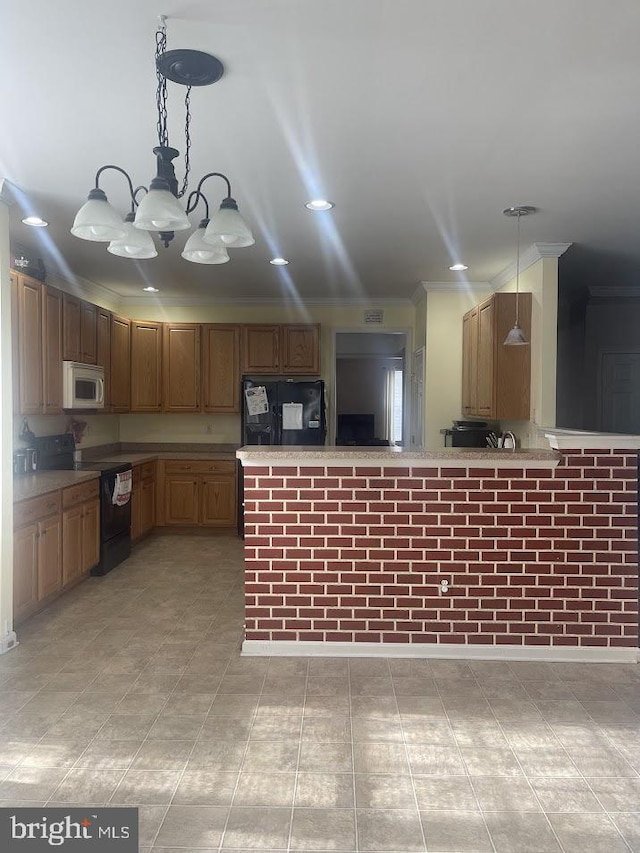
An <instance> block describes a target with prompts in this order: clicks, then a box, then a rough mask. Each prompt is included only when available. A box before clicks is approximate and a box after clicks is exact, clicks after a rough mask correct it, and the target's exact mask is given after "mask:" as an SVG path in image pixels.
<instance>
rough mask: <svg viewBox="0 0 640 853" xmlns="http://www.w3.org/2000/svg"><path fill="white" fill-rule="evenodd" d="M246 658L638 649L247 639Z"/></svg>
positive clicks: (609, 655) (549, 655) (599, 654)
mask: <svg viewBox="0 0 640 853" xmlns="http://www.w3.org/2000/svg"><path fill="white" fill-rule="evenodd" d="M242 655H243V656H246V657H258V656H261V657H262V656H267V657H282V656H285V655H286V656H291V657H336V658H337V657H354V658H355V657H368V658H373V657H376V658H447V659H452V660H453V659H459V660H507V661H509V660H514V661H515V660H522V661H549V662H554V663H565V662H566V663H572V662H578V663H579V662H583V663H638V661H640V649H638V648H624V649H623V648H601V647H598V648H586V647H581V648H576V647H573V646H572V647H569V646H544V647H542V646H481V645H462V644H461V645H458V644H455V643H421V644H416V645H407V644H401V643H321V642H303V641H301V642H296V641H295V640H245V641H244V642H243V644H242Z"/></svg>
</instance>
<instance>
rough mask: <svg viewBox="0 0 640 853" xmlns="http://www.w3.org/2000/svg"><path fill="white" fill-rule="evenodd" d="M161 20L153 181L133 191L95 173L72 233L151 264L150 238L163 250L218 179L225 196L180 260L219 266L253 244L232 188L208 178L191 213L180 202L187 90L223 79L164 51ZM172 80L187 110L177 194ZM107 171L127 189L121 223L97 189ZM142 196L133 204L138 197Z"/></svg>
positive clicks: (198, 61) (203, 63) (196, 57)
mask: <svg viewBox="0 0 640 853" xmlns="http://www.w3.org/2000/svg"><path fill="white" fill-rule="evenodd" d="M165 22H166V16H165V15H161V16H160V23H159V25H158V29H157V31H156V77H157V81H158V86H157V92H156V107H157V111H158V123H157V129H158V145H157V146H156V147H155V148H154V149H153V153H154V154H155V155H156V176H155V177H154V178H153V180H152V181H151V183H150V185H149V188H148V189H147V187H144V186H139V187H137V188H136V189H135V190H134V187H133V181H132V180H131V178H130V177H129V175H128V173H127V172H125V170H124V169H121V168H120V166H114V165H106V166H102V167H101V168H100V169H98V172H97V173H96V179H95V187H94V188H93V189H92V190H91V191H90V192H89V198H88V201H87V202H86V203H85V204H84V205H83V206H82V207H81V208H80V210H79V211H78V213H77V214H76V217H75V220H74V223H73V226H72V228H71V233H72V234H73V235H74V236H75V237H80V238H81V239H82V240H93V241H97V242H105V243H109V246H108V251H109V252H111V253H112V254H114V255H120V256H121V257H124V258H131V259H133V260H140V259H142V258H153V257H155V256H156V255H157V254H158V253H157V251H156V248H155V245H154V242H153V240H152V238H151V235H150V233H149V232H151V233H157V234H158V237H159V239H160V242H161V243H162V244H163V245H164V246H165V248H166V247H168V245H169V243H170V242H171V240H173V237H174V232H175V231H185V230H187V229H188V228H191V223H190V221H189V218H188V215H187V214H189V213H190V212H191V211H192V209H193V207H195V205H196V204H197V203H198V201H199V200H201V199H202V200H204V202H205V204H206V199H205V198H204V196H203V195H202V192H201V187H202V184H203V183H204V181H205V180H206V179H207V178H210V177H212V176H216V177H219V178H222V179H223V180H224V181H225V183H226V185H227V195H226V197H225V198H224V199H223V200H222V204H221V205H220V210H219V211H218V212H217V213H216V214H214V216H213V217H212V219H211V220H209V213H208V206H207V215H206V217H205V219H203V220H202V221H201V222H200V225H199V227H198V229H197V230H196V232H195V233H194V234H193V235H192V237H191V238H190V239H189V240H188V241H187V244H186V245H185V247H184V250H183V252H182V257H183V258H185V259H186V260H188V261H192V262H194V263H200V264H221V263H225V262H226V261H228V260H229V255H228V254H227V248H231V249H239V248H243V247H244V246H252V245H253V244H254V242H255V240H254V239H253V234H252V233H251V229H250V228H249V226H248V225H247V223H246V222H245V221H244V219H243V218H242V216H241V215H240V213H239V211H238V205H237V203H236V201H235V199H233V198H232V197H231V184H230V183H229V180H228V179H227V178H226V177H225V176H224V175H223V174H221V173H220V172H209V173H208V174H207V175H205V176H204V178H202V180H201V181H200V183H199V184H198V189H197V190H196V191H195V193H191V195H190V196H189V202H190V203H191V200H192V198H193V197H195V198H194V201H193V207H192V206H190V203H188V204H187V210H186V211H185V210H184V208H183V206H182V205H181V203H180V201H179V199H180V198H182V196H183V195H184V194H185V193H186V192H187V189H188V180H189V155H190V151H191V136H190V123H191V112H190V97H191V87H192V86H209V85H210V84H212V83H215V82H217V81H218V80H219V79H220V78H221V77H222V75H223V73H224V68H223V65H222V63H221V62H220V60H219V59H217V57H215V56H211V54H208V53H203V52H202V51H199V50H170V51H167V49H166V47H167V30H166V25H165ZM168 80H171V81H172V82H174V83H178V84H179V85H181V86H185V87H186V89H187V92H186V95H185V99H184V103H185V110H186V120H185V141H186V149H185V156H184V171H185V175H184V179H183V183H182V187H181V188H180V189H178V181H177V179H176V174H175V169H174V166H173V162H172V161H173V160H174V159H175V158H176V157H178V155H179V153H180V152H179V151H178V150H177V149H175V148H172V147H171V146H170V145H169V134H168V130H167V81H168ZM107 170H113V171H116V172H120V174H122V175H123V176H124V177H125V179H126V181H127V183H128V186H129V195H130V199H131V212H130V213H129V214H127V216H126V218H125V220H124V221H123V220H122V216H121V215H120V214H119V213H118V212H117V210H116V209H115V208H114V207H112V206H111V204H109V201H108V199H107V196H106V194H105V192H104V190H102V189H101V188H100V176H101V175H102V173H103V172H105V171H107ZM140 193H144V196H143V197H142V198H141V200H140V201H138V195H139V194H140Z"/></svg>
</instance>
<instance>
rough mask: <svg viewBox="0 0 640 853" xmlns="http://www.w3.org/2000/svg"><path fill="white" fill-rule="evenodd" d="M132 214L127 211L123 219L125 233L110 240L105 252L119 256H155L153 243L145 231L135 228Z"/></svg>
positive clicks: (137, 257) (138, 257)
mask: <svg viewBox="0 0 640 853" xmlns="http://www.w3.org/2000/svg"><path fill="white" fill-rule="evenodd" d="M133 219H134V214H133V213H128V214H127V216H126V217H125V220H124V228H125V233H124V236H123V237H121V238H120V239H119V240H112V241H111V242H110V243H109V245H108V246H107V252H111V254H112V255H118V256H119V257H121V258H136V259H138V260H143V259H144V258H155V257H156V256H157V254H158V252H157V250H156V247H155V243H154V242H153V240H152V239H151V236H150V235H149V234H148V232H147V231H141V230H140V229H139V228H135V227H134V224H133Z"/></svg>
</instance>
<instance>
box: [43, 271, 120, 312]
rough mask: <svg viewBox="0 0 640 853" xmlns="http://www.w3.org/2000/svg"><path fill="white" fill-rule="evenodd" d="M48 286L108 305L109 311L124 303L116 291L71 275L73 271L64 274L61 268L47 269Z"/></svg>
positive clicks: (73, 274) (79, 276)
mask: <svg viewBox="0 0 640 853" xmlns="http://www.w3.org/2000/svg"><path fill="white" fill-rule="evenodd" d="M47 284H51V285H54V286H55V287H57V288H59V289H60V290H64V291H65V293H70V294H71V295H72V296H80V297H82V298H83V299H88V300H91V301H92V302H95V303H96V304H98V305H100V304H102V303H106V306H108V307H109V310H112V309H113V308H116V307H117V306H119V305H120V303H121V302H122V296H121V295H120V294H119V293H117V292H116V291H115V290H111V289H110V288H108V287H106V286H105V285H104V284H98V282H97V281H92V280H91V279H88V278H83V277H82V276H81V275H76V274H75V273H71V271H68V272H66V273H65V272H62V270H61V269H60V268H59V267H48V268H47Z"/></svg>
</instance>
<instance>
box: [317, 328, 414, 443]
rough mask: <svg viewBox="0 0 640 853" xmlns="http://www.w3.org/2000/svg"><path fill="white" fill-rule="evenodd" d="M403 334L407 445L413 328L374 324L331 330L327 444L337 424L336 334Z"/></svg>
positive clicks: (405, 437)
mask: <svg viewBox="0 0 640 853" xmlns="http://www.w3.org/2000/svg"><path fill="white" fill-rule="evenodd" d="M344 334H348V335H354V334H363V335H373V334H377V335H404V370H403V377H402V442H403V444H402V446H403V447H405V448H406V447H409V444H408V438H409V435H410V433H409V418H410V417H411V401H410V399H409V398H410V390H411V385H410V382H409V380H410V373H411V364H410V359H411V358H412V357H413V329H412V328H411V327H410V326H374V327H371V328H368V327H365V328H363V327H362V326H338V327H336V328H334V329H332V330H331V371H330V374H329V380H330V382H331V391H330V394H327V406H329V405H330V408H329V411H328V412H327V439H328V441H329V444H332V445H335V443H336V429H337V426H338V407H337V370H336V366H337V349H338V347H337V338H338V335H344Z"/></svg>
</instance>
